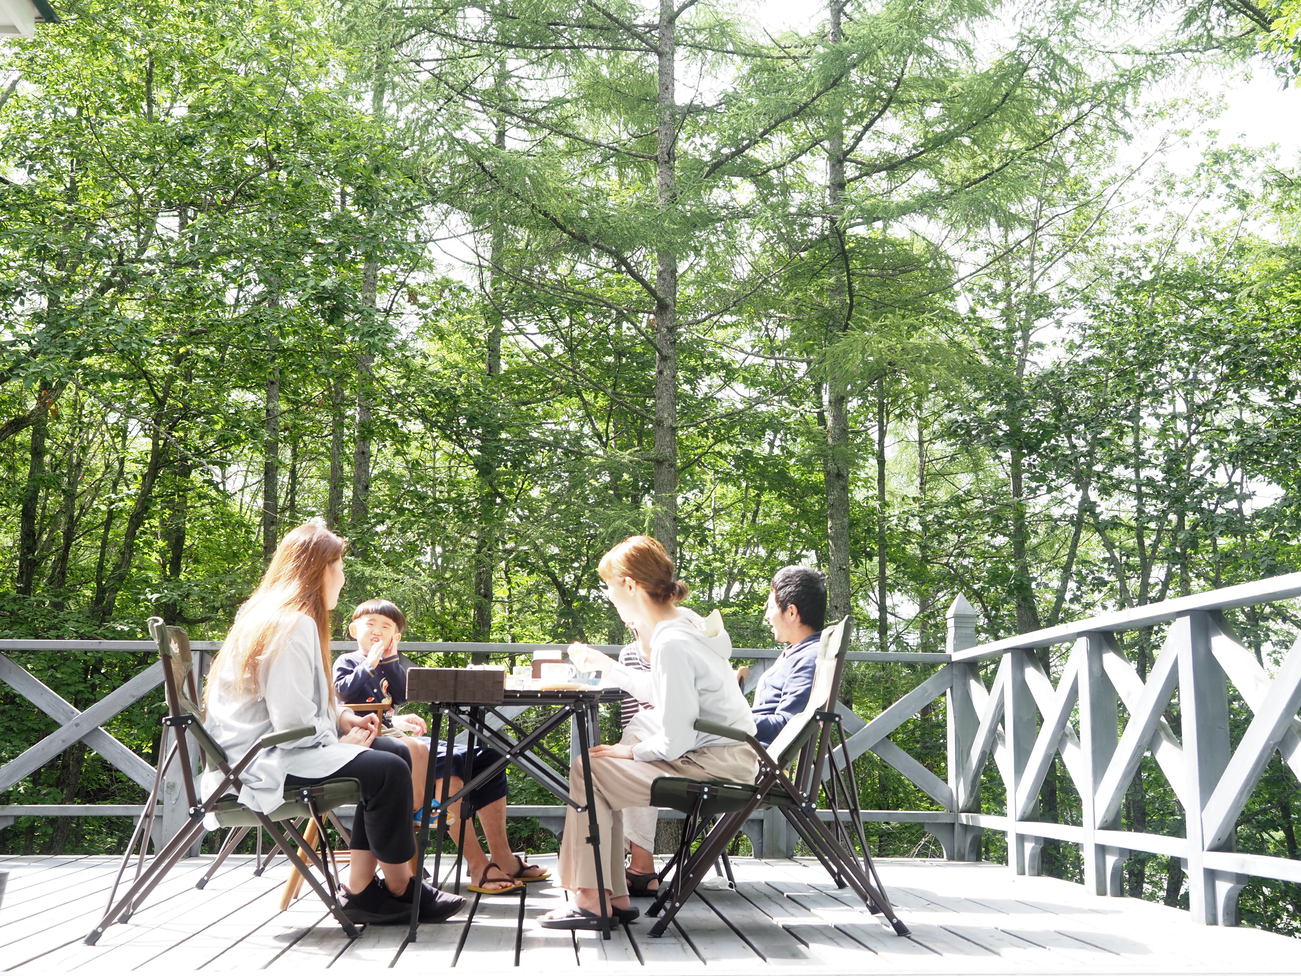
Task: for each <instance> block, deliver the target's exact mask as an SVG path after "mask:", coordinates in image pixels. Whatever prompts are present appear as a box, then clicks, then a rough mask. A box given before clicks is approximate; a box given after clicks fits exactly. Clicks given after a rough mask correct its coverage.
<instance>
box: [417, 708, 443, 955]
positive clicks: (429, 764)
mask: <svg viewBox="0 0 1301 976" xmlns="http://www.w3.org/2000/svg"><path fill="white" fill-rule="evenodd" d="M429 717H430V719H431V721H430V723H429V758H428V759H427V760H426V761H425V795H424V796H423V797H422V798H421V800H420V831H419V833H418V834H417V837H418V838H419V839H418V840H417V842H416V873H415V882H416V884H417V885H419V884H423V883H424V877H423V876H424V872H425V851H426V850H428V849H429V803H430V801H431V800H432V799H433V798H434V761H435V758H436V757H437V755H438V733H439V731H440V730H441V729H442V727H443V710H442V708H440V707H439V706H438V705H437V704H434V705H431V707H430V716H429ZM447 724H448V726H449V728H450V726H451V724H452V720H451V719H450V718H449V719H448V720H447ZM444 795H446V794H444ZM436 877H437V875H435V878H436ZM419 925H420V899H419V898H418V897H416V898H412V899H411V924H410V927H409V929H408V930H407V941H408V942H415V941H416V930H417V928H418V927H419Z"/></svg>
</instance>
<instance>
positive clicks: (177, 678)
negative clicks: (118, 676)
mask: <svg viewBox="0 0 1301 976" xmlns="http://www.w3.org/2000/svg"><path fill="white" fill-rule="evenodd" d="M149 634H150V636H151V637H152V638H153V640H154V643H155V644H156V645H157V647H158V655H159V658H160V659H161V661H162V664H163V689H164V693H165V695H166V698H167V715H166V717H164V718H163V720H162V721H163V725H164V726H166V730H167V732H166V734H170V737H171V739H172V744H171V746H170V748H169V749H168V760H167V761H168V762H169V763H171V762H173V761H174V762H175V763H176V765H177V768H178V770H179V771H180V777H181V784H182V788H183V789H184V791H185V799H186V804H187V808H188V810H189V819H188V820H187V822H186V824H185V826H184V827H183V828H182V829H181V830H179V831H177V832H176V834H175V835H174V836H173V837H172V838H171V839H170V840H168V841H167V842H166V843H165V844H164V845H163V846H162V847H161V848H160V849H159V850H158V851H157V852H156V853H155V854H154V857H153V859H152V860H150V861H149V862H148V864H147V865H146V864H145V860H144V857H143V856H141V858H140V860H139V862H138V865H137V872H136V876H135V878H134V880H133V881H132V883H131V886H130V887H129V888H128V889H127V891H126V892H125V893H123V894H122V896H121V897H116V895H117V885H116V884H115V885H114V888H113V891H112V893H111V894H110V897H109V906H108V909H107V911H106V912H105V913H104V916H103V918H101V919H100V920H99V924H97V925H96V926H95V928H93V929H92V930H91V931H90V933H89V934H88V935H87V936H86V938H85V942H86V944H87V945H94V944H95V943H96V942H98V941H99V937H100V936H101V935H103V933H104V930H105V929H107V928H108V927H109V926H110V925H112V924H113V923H115V922H125V921H127V920H128V919H130V918H131V916H132V915H134V914H135V912H136V911H138V910H139V908H140V906H141V905H142V904H143V903H144V901H145V899H146V898H147V897H148V896H149V894H150V893H151V892H152V891H153V890H154V888H156V887H157V886H158V884H159V882H161V881H162V880H163V878H164V877H166V875H167V873H168V872H169V871H170V870H171V869H172V867H173V866H174V865H175V864H176V862H177V861H179V860H180V859H181V858H182V857H184V856H185V853H186V851H188V850H189V848H190V847H191V846H192V845H193V844H194V843H195V842H196V841H197V840H198V839H199V838H200V837H201V836H202V835H203V832H204V829H205V828H204V818H205V817H207V816H208V815H210V814H211V815H212V817H213V819H214V820H215V821H216V822H217V824H218V825H219V826H221V827H228V828H233V829H235V830H244V829H252V828H255V827H260V828H261V829H262V830H264V831H266V833H267V836H269V837H270V838H271V841H272V843H273V844H274V845H275V847H276V849H277V850H279V851H280V852H281V853H282V854H284V855H285V857H286V859H287V860H288V861H289V863H290V864H292V865H293V866H294V870H296V871H298V872H299V873H300V874H301V875H302V876H303V880H305V881H306V882H307V884H308V885H309V886H310V887H311V889H312V890H313V891H315V892H316V894H317V895H318V896H319V897H320V899H321V901H322V902H324V904H325V906H326V908H328V909H329V911H330V914H332V915H333V916H334V918H335V920H336V921H337V922H338V923H339V925H340V926H341V927H342V928H343V931H344V932H345V933H346V934H347V935H348V937H349V938H356V937H357V934H358V932H357V928H356V926H355V925H353V923H352V922H351V921H349V920H348V917H347V916H346V915H344V914H343V910H342V909H341V908H340V907H339V899H338V885H337V883H336V881H335V879H334V873H333V872H332V871H331V870H330V865H329V858H328V856H322V854H318V853H317V851H315V850H314V849H313V847H312V845H310V844H309V843H308V842H307V841H306V840H305V839H304V837H303V835H302V833H301V832H300V831H299V830H298V828H297V827H296V826H295V824H294V821H296V820H301V819H303V818H310V819H312V820H315V821H317V824H318V827H320V826H322V825H321V819H322V818H323V817H324V816H325V815H326V814H327V813H328V812H329V811H331V810H334V809H335V808H336V807H340V806H344V805H346V804H350V803H357V802H358V801H360V799H361V784H360V783H359V782H358V781H357V780H355V779H349V778H339V779H331V780H326V781H324V782H321V783H316V784H313V785H311V786H294V787H288V788H286V790H285V802H284V804H283V805H282V806H280V807H278V808H277V809H276V810H274V811H272V812H271V813H269V814H266V813H260V812H259V811H256V810H253V809H251V808H249V807H246V806H244V805H243V804H241V803H240V802H239V800H238V798H237V794H238V792H239V788H240V785H241V782H240V774H241V773H242V772H243V771H244V770H245V769H246V768H247V767H248V764H249V763H250V762H251V761H252V760H253V759H254V757H256V756H257V755H258V753H259V752H261V751H262V750H263V749H268V748H270V747H271V746H275V745H279V744H281V743H283V742H292V741H293V740H295V739H301V738H303V737H305V736H310V735H312V734H313V729H312V728H311V727H310V726H305V727H302V728H295V729H286V730H284V731H282V732H276V733H273V734H272V735H268V736H264V737H263V738H262V739H261V740H259V741H258V742H257V743H256V744H254V746H253V747H252V748H251V749H249V750H248V752H246V753H245V754H244V755H243V756H240V757H239V758H238V759H237V760H236V761H235V762H233V763H232V762H231V761H230V758H229V757H228V756H227V755H226V752H225V750H223V749H222V748H221V746H220V745H218V744H217V742H216V740H214V739H213V738H212V736H211V735H210V734H209V733H208V730H207V729H205V728H204V727H203V722H202V721H201V720H200V713H199V707H198V704H197V701H196V698H197V695H196V693H195V692H196V686H195V682H194V680H193V677H192V671H191V668H190V643H189V638H188V636H187V635H186V633H185V631H183V630H181V629H180V628H179V627H167V626H165V625H164V623H163V621H162V619H161V618H159V617H151V618H150V619H149ZM192 745H193V746H197V752H198V753H200V754H202V756H203V757H204V760H205V762H206V764H207V766H208V768H210V769H215V770H219V771H220V772H221V773H222V778H221V781H220V782H219V783H218V785H217V787H216V789H214V790H212V791H210V792H209V793H208V794H207V795H205V796H202V797H201V796H199V793H198V788H197V785H196V783H195V773H194V764H193V762H192V761H191V757H192V756H193V755H194V754H195V751H196V750H195V749H194V748H192ZM156 799H157V797H156V796H153V795H151V797H150V800H151V803H152V802H154V801H156ZM321 835H322V836H324V832H323V831H322V834H321ZM147 843H148V835H147V832H146V834H145V836H144V844H146V845H147ZM291 845H294V846H291ZM295 846H296V847H297V848H298V849H299V850H301V851H302V853H303V856H304V858H305V860H304V859H300V858H299V857H297V856H295V853H294V847H295ZM231 849H233V845H232V844H230V843H227V844H225V845H223V853H222V854H221V855H219V858H224V857H225V856H226V855H227V854H228V853H229V852H230V850H231ZM130 853H131V852H130V850H128V856H129V855H130ZM142 854H143V848H142ZM318 875H319V876H320V877H319V878H318ZM120 876H121V875H120V872H119V877H120ZM210 876H211V871H209V872H208V874H206V875H205V876H204V878H203V880H202V881H200V883H199V887H202V886H203V883H204V882H206V880H207V879H208V877H210Z"/></svg>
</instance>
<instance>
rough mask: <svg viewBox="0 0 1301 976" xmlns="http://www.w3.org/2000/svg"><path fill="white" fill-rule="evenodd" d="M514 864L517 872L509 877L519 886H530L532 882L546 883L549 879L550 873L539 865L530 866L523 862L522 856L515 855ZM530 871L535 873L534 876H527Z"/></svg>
mask: <svg viewBox="0 0 1301 976" xmlns="http://www.w3.org/2000/svg"><path fill="white" fill-rule="evenodd" d="M515 862H516V863H517V864H518V865H519V870H518V871H516V872H515V873H514V874H512V875H511V877H512V878H514V879H515V880H516V881H518V882H519V883H520V884H530V883H532V882H534V881H546V880H547V878H549V877H551V872H550V871H548V870H547V869H546V868H544V867H543V866H542V865H541V864H530V863H529V862H528V861H526V860H524V855H523V854H516V855H515ZM530 871H536V872H537V873H536V874H529V872H530Z"/></svg>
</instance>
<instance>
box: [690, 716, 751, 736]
mask: <svg viewBox="0 0 1301 976" xmlns="http://www.w3.org/2000/svg"><path fill="white" fill-rule="evenodd" d="M695 729H696V731H697V732H704V733H705V734H706V735H717V736H721V737H722V738H724V739H734V740H735V741H737V742H745V741H746V740H748V739H749V738H750V736H749V734H748V733H745V732H742V731H741V730H740V729H734V728H732V727H731V726H730V725H720V724H719V723H718V722H711V721H709V720H708V719H703V718H698V719H696V724H695Z"/></svg>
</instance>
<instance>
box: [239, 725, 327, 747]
mask: <svg viewBox="0 0 1301 976" xmlns="http://www.w3.org/2000/svg"><path fill="white" fill-rule="evenodd" d="M315 732H316V729H314V728H312V727H311V726H310V725H303V726H299V727H298V728H296V729H284V730H283V731H281V732H272V733H271V734H270V735H264V736H263V737H262V738H260V739H259V740H258V743H257V745H256V746H254V747H253V749H252V750H250V752H258V751H260V750H262V749H270V748H271V747H272V746H278V745H280V743H282V742H293V741H294V739H305V738H307V737H308V736H309V735H312V734H313V733H315Z"/></svg>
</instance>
